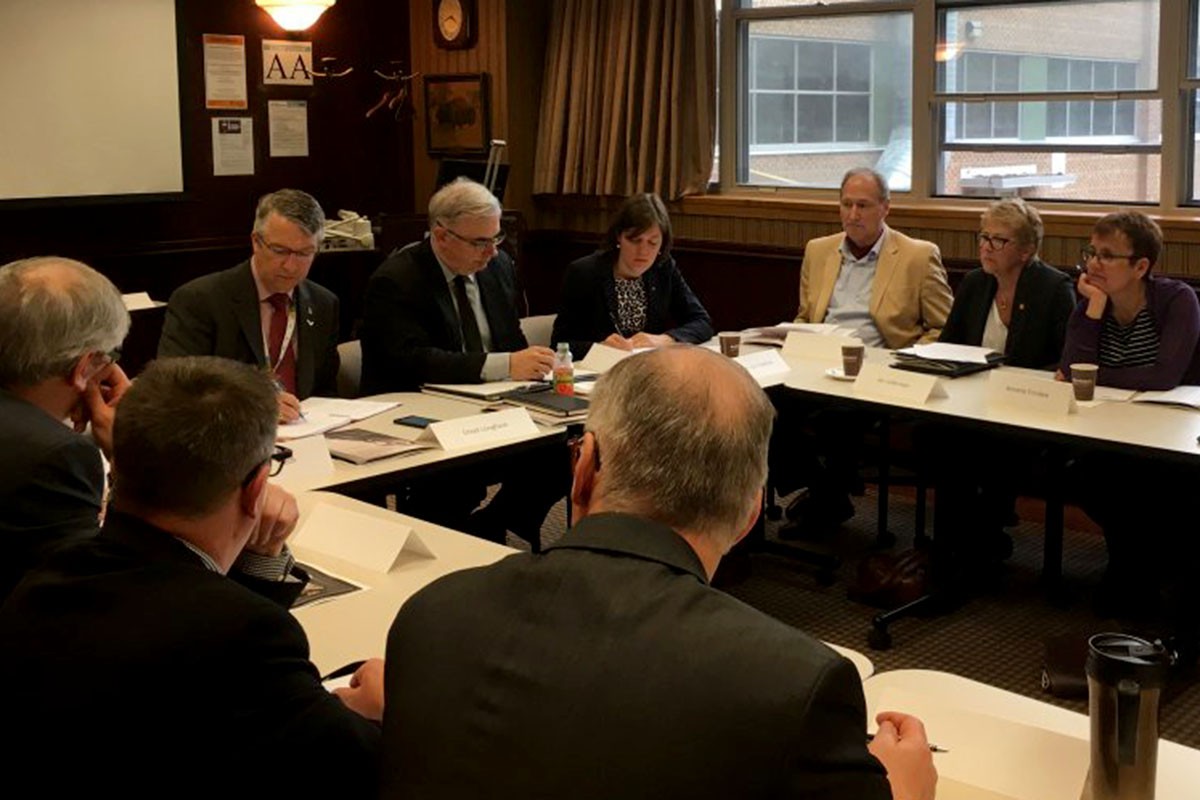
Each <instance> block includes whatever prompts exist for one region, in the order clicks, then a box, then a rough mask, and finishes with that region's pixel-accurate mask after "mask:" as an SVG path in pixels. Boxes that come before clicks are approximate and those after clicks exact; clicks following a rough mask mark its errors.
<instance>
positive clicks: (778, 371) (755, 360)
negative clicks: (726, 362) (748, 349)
mask: <svg viewBox="0 0 1200 800" xmlns="http://www.w3.org/2000/svg"><path fill="white" fill-rule="evenodd" d="M734 361H736V362H738V363H739V364H741V365H742V366H743V367H745V368H746V371H747V372H749V373H750V377H752V378H754V380H756V381H758V385H759V386H773V385H774V384H777V383H782V382H783V379H784V377H785V376H786V375H787V374H788V373H789V372H791V371H792V368H791V367H789V366H788V365H787V362H786V361H784V360H783V356H781V355H779V351H778V350H776V349H774V348H771V349H769V350H759V351H758V352H757V353H746V354H745V355H742V356H738V357H737V358H735V359H734Z"/></svg>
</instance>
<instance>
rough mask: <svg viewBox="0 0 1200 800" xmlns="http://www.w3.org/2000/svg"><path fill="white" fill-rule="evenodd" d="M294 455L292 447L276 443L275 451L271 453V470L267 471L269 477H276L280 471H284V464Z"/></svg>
mask: <svg viewBox="0 0 1200 800" xmlns="http://www.w3.org/2000/svg"><path fill="white" fill-rule="evenodd" d="M291 457H292V448H290V447H284V446H283V445H281V444H277V445H275V452H273V453H271V457H270V458H269V459H268V461H270V462H271V471H270V472H268V473H267V475H268V476H269V477H272V478H274V477H275V476H276V475H278V474H279V473H281V472H283V465H284V464H286V463H287V462H288V460H289V459H290V458H291Z"/></svg>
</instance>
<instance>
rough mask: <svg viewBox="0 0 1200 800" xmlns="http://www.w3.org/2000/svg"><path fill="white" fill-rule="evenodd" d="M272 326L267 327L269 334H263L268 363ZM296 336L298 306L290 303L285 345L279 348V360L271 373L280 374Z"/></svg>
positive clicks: (284, 334)
mask: <svg viewBox="0 0 1200 800" xmlns="http://www.w3.org/2000/svg"><path fill="white" fill-rule="evenodd" d="M275 313H279V312H275ZM270 331H271V326H270V325H268V326H267V333H265V334H263V353H265V354H266V356H267V363H268V364H270V363H271V342H270ZM295 334H296V304H295V303H294V302H289V303H288V312H287V328H285V329H284V331H283V344H282V345H280V347H279V359H278V360H277V361H276V362H275V364H274V365H273V366H271V372H272V373H273V374H274V373H278V372H279V365H280V364H282V363H283V359H284V358H285V357H286V356H287V351H288V348H289V347H291V346H292V336H294V335H295Z"/></svg>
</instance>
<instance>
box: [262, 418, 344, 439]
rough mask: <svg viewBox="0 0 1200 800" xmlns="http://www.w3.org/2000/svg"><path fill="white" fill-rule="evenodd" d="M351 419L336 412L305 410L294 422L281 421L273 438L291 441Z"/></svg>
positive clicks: (332, 427)
mask: <svg viewBox="0 0 1200 800" xmlns="http://www.w3.org/2000/svg"><path fill="white" fill-rule="evenodd" d="M351 422H353V420H351V419H350V418H349V417H343V416H338V415H336V414H322V413H319V412H316V411H312V412H305V413H304V416H302V417H300V419H298V420H296V421H295V422H285V423H282V424H281V425H280V426H279V427H278V428H277V429H276V430H275V438H277V439H279V441H281V442H293V441H295V440H297V439H307V438H308V437H310V436H316V435H317V434H318V433H325V431H331V430H333V429H334V428H340V427H342V426H343V425H349V424H350V423H351Z"/></svg>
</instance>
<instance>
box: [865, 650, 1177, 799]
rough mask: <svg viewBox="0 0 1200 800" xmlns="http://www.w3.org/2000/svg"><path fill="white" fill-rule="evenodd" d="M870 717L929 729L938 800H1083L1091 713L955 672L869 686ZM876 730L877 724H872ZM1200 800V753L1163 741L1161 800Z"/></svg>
mask: <svg viewBox="0 0 1200 800" xmlns="http://www.w3.org/2000/svg"><path fill="white" fill-rule="evenodd" d="M863 690H864V692H865V693H866V697H867V715H868V719H871V720H873V719H874V717H875V714H876V712H878V711H883V710H889V711H904V712H907V713H910V714H915V715H916V716H918V717H920V718H921V719H922V720H923V721H924V722H925V724H926V733H927V734H928V736H929V741H930V742H933V743H934V744H937V745H938V746H940V747H943V748H946V749H947V750H949V752H947V753H936V754H934V764H935V765H936V766H937V768H938V772H939V774H940V775H941V779H940V781H939V785H938V793H937V796H938V800H977V799H978V800H985V799H988V800H990V798H1003V799H1005V800H1008V799H1011V800H1050V799H1051V798H1063V800H1075V798H1077V797H1079V792H1080V790H1081V789H1082V787H1083V782H1084V779H1085V777H1086V775H1087V768H1088V760H1089V757H1090V756H1089V747H1088V736H1089V724H1088V718H1087V715H1085V714H1079V713H1077V712H1074V711H1068V710H1067V709H1065V708H1059V707H1058V706H1055V705H1051V704H1050V703H1044V702H1042V701H1040V700H1035V699H1033V698H1029V697H1025V696H1023V695H1019V694H1014V693H1013V692H1008V691H1005V690H1003V689H997V688H996V687H994V686H988V685H987V684H983V683H979V682H978V681H973V680H969V679H967V678H963V677H960V676H958V675H952V674H950V673H948V672H935V671H931V670H895V671H891V672H881V673H879V674H877V675H874V676H872V677H871V678H869V679H868V680H866V681H864V683H863ZM871 727H873V725H872V726H871ZM1197 797H1200V750H1194V749H1192V748H1190V747H1184V746H1183V745H1181V744H1176V743H1175V742H1169V741H1165V740H1160V741H1159V746H1158V788H1157V795H1156V799H1157V800H1195V798H1197Z"/></svg>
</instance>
